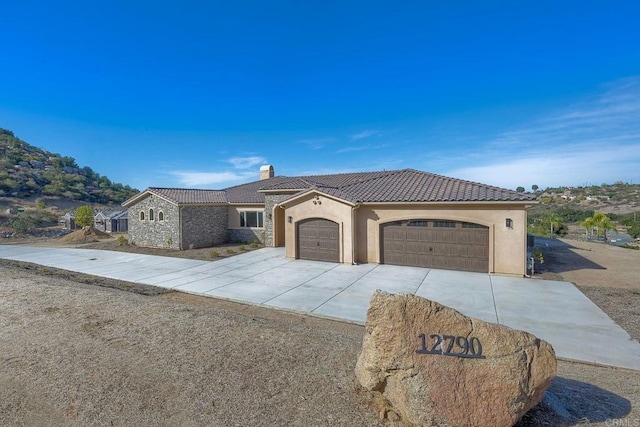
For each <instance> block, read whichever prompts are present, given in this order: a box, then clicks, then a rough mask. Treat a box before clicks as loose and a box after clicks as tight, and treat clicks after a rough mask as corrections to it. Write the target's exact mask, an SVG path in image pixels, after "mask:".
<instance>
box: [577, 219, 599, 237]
mask: <svg viewBox="0 0 640 427" xmlns="http://www.w3.org/2000/svg"><path fill="white" fill-rule="evenodd" d="M580 225H581V226H583V227H584V228H585V236H584V237H585V238H586V239H587V240H589V236H590V235H591V233H593V228H594V227H595V226H596V225H595V222H594V221H593V217H591V216H590V217H588V218H585V220H584V221H582V222H581V223H580Z"/></svg>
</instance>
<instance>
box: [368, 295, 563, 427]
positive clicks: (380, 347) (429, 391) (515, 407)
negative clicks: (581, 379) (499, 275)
mask: <svg viewBox="0 0 640 427" xmlns="http://www.w3.org/2000/svg"><path fill="white" fill-rule="evenodd" d="M365 329H366V332H365V335H364V340H363V344H362V351H361V352H360V355H359V357H358V362H357V364H356V376H357V378H358V381H359V382H360V384H361V385H362V386H363V387H364V388H365V389H367V390H369V392H370V393H369V395H370V397H371V404H372V405H373V406H374V407H376V408H377V410H379V411H380V415H381V417H385V416H386V417H388V418H390V419H400V420H402V421H403V422H404V423H405V424H409V425H420V426H496V427H499V426H505V427H506V426H512V425H513V424H515V423H516V422H517V421H518V420H519V419H520V417H522V416H523V415H524V414H525V413H526V412H527V411H528V410H529V409H530V408H532V407H533V406H535V405H536V404H537V403H538V402H539V401H540V400H541V399H542V397H543V395H544V392H545V390H546V389H547V387H549V385H550V383H551V380H552V379H553V378H554V377H555V375H556V357H555V353H554V351H553V348H552V347H551V345H549V344H548V343H547V342H545V341H542V340H540V339H538V338H536V337H535V336H534V335H532V334H529V333H527V332H524V331H518V330H514V329H511V328H508V327H506V326H501V325H497V324H493V323H488V322H484V321H482V320H478V319H473V318H470V317H467V316H465V315H463V314H461V313H459V312H458V311H456V310H454V309H452V308H449V307H445V306H443V305H441V304H438V303H437V302H434V301H430V300H427V299H424V298H420V297H417V296H414V295H404V294H403V295H391V294H388V293H385V292H381V291H378V292H376V293H375V294H374V295H373V297H372V298H371V304H370V307H369V311H368V312H367V321H366V325H365Z"/></svg>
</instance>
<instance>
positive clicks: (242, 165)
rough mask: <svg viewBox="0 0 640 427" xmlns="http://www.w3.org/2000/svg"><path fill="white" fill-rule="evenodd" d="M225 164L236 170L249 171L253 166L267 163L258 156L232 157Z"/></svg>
mask: <svg viewBox="0 0 640 427" xmlns="http://www.w3.org/2000/svg"><path fill="white" fill-rule="evenodd" d="M227 162H228V163H231V164H232V165H233V167H235V168H236V169H249V168H252V167H254V166H258V165H263V164H265V163H267V159H265V158H264V157H259V156H249V157H232V158H230V159H227Z"/></svg>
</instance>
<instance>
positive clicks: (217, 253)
mask: <svg viewBox="0 0 640 427" xmlns="http://www.w3.org/2000/svg"><path fill="white" fill-rule="evenodd" d="M209 255H211V258H220V252H218V251H211V252H209Z"/></svg>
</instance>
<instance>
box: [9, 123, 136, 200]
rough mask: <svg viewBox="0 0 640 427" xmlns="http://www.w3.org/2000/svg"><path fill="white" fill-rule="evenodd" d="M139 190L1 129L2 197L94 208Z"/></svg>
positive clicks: (125, 197) (122, 198)
mask: <svg viewBox="0 0 640 427" xmlns="http://www.w3.org/2000/svg"><path fill="white" fill-rule="evenodd" d="M137 193H138V190H136V189H135V188H131V187H129V186H128V185H122V184H119V183H114V182H111V180H109V178H107V177H106V176H101V175H100V174H99V173H97V172H94V171H93V170H92V169H91V168H90V167H88V166H85V167H79V166H78V165H77V164H76V161H75V159H74V158H73V157H67V156H61V155H60V154H55V153H50V152H48V151H46V150H43V149H40V148H37V147H34V146H32V145H30V144H28V143H27V142H25V141H23V140H21V139H19V138H17V137H16V136H15V135H14V134H13V132H11V131H10V130H7V129H3V128H0V197H11V198H18V199H33V198H36V197H42V196H45V197H53V198H61V199H69V200H74V201H81V202H86V203H91V204H102V205H110V204H120V203H122V202H123V201H125V200H126V199H128V198H129V197H131V196H133V195H135V194H137Z"/></svg>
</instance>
